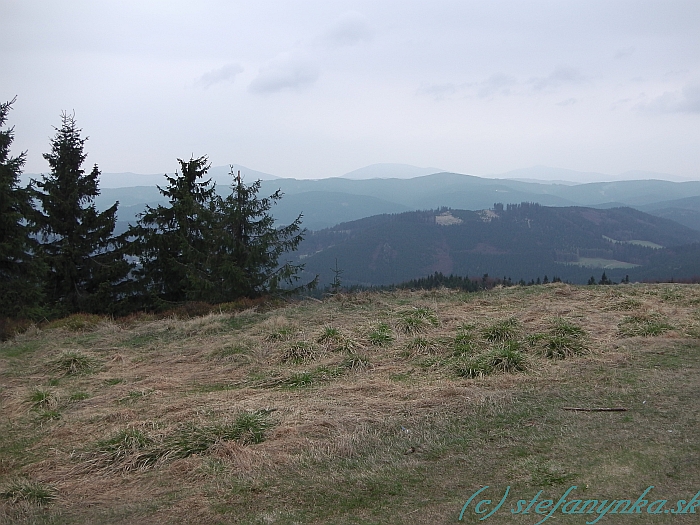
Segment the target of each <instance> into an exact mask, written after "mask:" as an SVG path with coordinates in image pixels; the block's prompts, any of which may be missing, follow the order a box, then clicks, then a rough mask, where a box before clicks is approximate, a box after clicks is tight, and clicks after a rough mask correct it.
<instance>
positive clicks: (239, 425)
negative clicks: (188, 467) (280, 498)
mask: <svg viewBox="0 0 700 525" xmlns="http://www.w3.org/2000/svg"><path fill="white" fill-rule="evenodd" d="M271 426H272V421H271V420H270V411H269V410H257V411H255V412H243V413H241V414H239V415H238V416H236V419H235V420H234V421H233V422H231V423H227V424H223V425H212V426H196V425H194V424H186V425H183V426H181V427H180V429H179V430H178V431H177V432H175V433H174V434H173V435H171V436H169V437H166V438H165V439H164V440H163V443H162V444H161V445H160V446H159V449H160V450H159V454H160V455H161V456H162V457H167V458H186V457H189V456H192V455H194V454H202V453H204V452H206V451H207V450H209V448H211V447H212V445H214V444H216V443H218V442H220V441H236V442H238V443H241V444H243V445H254V444H257V443H262V442H263V441H264V440H265V433H266V432H267V430H268V429H269V428H270V427H271Z"/></svg>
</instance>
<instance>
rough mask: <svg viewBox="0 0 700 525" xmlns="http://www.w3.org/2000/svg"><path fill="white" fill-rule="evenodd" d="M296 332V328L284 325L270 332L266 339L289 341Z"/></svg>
mask: <svg viewBox="0 0 700 525" xmlns="http://www.w3.org/2000/svg"><path fill="white" fill-rule="evenodd" d="M295 333H296V330H294V329H293V328H291V327H284V328H280V329H279V330H275V331H274V332H272V333H270V334H268V335H267V337H266V338H265V339H267V340H268V341H289V340H290V339H291V338H292V337H293V336H294V334H295Z"/></svg>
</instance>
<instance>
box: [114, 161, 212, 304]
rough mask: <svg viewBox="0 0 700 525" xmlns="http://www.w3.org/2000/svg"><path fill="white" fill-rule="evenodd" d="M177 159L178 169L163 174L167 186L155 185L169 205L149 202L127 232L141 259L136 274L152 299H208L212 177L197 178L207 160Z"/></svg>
mask: <svg viewBox="0 0 700 525" xmlns="http://www.w3.org/2000/svg"><path fill="white" fill-rule="evenodd" d="M178 162H179V163H180V173H177V172H176V173H175V175H174V176H172V177H171V176H169V175H166V176H165V177H166V179H167V180H168V186H167V187H166V188H165V189H163V188H161V187H160V186H159V187H158V189H159V190H160V192H161V194H162V195H163V196H165V197H168V200H169V201H170V206H162V205H158V206H157V207H156V208H152V207H150V206H147V207H146V211H145V212H144V213H143V214H142V215H141V217H140V219H139V221H138V223H137V225H136V226H135V227H132V228H131V229H130V230H129V232H128V235H129V236H130V237H132V238H133V239H134V241H133V243H132V252H133V254H134V255H136V256H138V258H139V260H140V265H141V267H140V268H139V269H138V270H137V272H136V273H137V275H138V277H139V281H140V283H141V285H142V288H143V292H144V293H146V294H148V295H149V296H150V297H151V299H152V300H155V301H156V303H161V302H166V303H178V302H182V301H195V300H207V299H209V297H210V296H211V295H212V294H215V293H216V292H215V290H213V288H214V287H215V286H216V284H217V283H216V278H215V277H214V276H213V274H212V270H213V267H212V260H213V258H214V256H215V251H216V247H215V245H214V241H213V230H214V228H215V217H216V210H215V203H216V199H215V193H214V190H215V187H214V185H213V184H212V182H211V179H209V180H204V181H200V180H199V179H202V178H203V177H204V176H205V175H206V173H207V171H208V170H209V167H210V166H209V163H208V159H207V157H206V156H202V157H199V158H196V159H195V158H191V159H190V160H189V161H184V160H181V159H178Z"/></svg>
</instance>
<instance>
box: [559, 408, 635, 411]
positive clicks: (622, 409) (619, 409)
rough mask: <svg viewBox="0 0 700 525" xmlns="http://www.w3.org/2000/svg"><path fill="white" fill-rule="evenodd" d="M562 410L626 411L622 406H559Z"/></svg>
mask: <svg viewBox="0 0 700 525" xmlns="http://www.w3.org/2000/svg"><path fill="white" fill-rule="evenodd" d="M561 409H562V410H573V411H575V412H627V409H626V408H624V407H612V408H577V407H561Z"/></svg>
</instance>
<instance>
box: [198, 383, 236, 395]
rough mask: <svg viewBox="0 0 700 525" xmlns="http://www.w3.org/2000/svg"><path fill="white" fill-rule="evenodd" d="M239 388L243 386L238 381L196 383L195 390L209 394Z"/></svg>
mask: <svg viewBox="0 0 700 525" xmlns="http://www.w3.org/2000/svg"><path fill="white" fill-rule="evenodd" d="M239 388H241V386H240V385H239V384H237V383H205V384H197V385H195V387H194V389H193V391H194V392H197V393H199V394H208V393H210V392H226V391H228V390H237V389H239Z"/></svg>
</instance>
